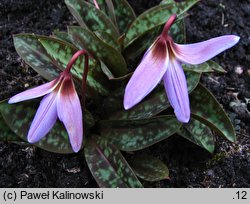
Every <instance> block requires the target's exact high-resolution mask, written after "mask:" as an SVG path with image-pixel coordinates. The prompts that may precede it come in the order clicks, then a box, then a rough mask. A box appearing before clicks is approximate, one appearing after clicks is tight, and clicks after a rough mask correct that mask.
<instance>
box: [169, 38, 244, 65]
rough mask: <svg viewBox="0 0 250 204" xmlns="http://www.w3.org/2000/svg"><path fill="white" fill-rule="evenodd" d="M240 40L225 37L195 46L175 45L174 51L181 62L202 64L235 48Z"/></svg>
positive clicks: (173, 45)
mask: <svg viewBox="0 0 250 204" xmlns="http://www.w3.org/2000/svg"><path fill="white" fill-rule="evenodd" d="M239 40H240V37H238V36H235V35H224V36H221V37H217V38H212V39H210V40H206V41H203V42H199V43H194V44H186V45H180V44H176V43H173V44H172V50H173V52H174V53H175V56H176V57H177V58H178V59H179V60H180V61H181V62H184V63H187V64H200V63H203V62H205V61H207V60H209V59H211V58H213V57H214V56H216V55H218V54H219V53H221V52H223V51H224V50H226V49H229V48H231V47H233V46H234V45H235V44H236V43H237V42H238V41H239Z"/></svg>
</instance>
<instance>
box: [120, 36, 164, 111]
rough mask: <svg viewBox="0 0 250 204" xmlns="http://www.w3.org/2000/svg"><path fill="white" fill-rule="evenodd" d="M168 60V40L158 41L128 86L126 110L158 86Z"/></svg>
mask: <svg viewBox="0 0 250 204" xmlns="http://www.w3.org/2000/svg"><path fill="white" fill-rule="evenodd" d="M168 61H169V56H168V51H167V46H166V42H164V41H157V42H156V43H155V44H154V47H153V48H152V49H150V50H149V51H148V52H147V54H146V55H145V56H144V57H143V59H142V61H141V63H140V64H139V66H138V67H137V68H136V70H135V72H134V74H133V75H132V77H131V78H130V80H129V82H128V84H127V86H126V89H125V96H124V102H123V104H124V108H125V109H126V110H127V109H130V108H131V107H133V106H134V105H136V104H137V103H139V102H140V101H141V100H142V99H143V98H144V97H145V96H147V95H148V94H149V93H150V92H151V91H152V90H153V89H154V88H155V87H156V85H157V84H158V83H159V82H160V81H161V79H162V77H163V75H164V73H165V72H166V70H167V68H168Z"/></svg>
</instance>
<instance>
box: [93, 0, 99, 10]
mask: <svg viewBox="0 0 250 204" xmlns="http://www.w3.org/2000/svg"><path fill="white" fill-rule="evenodd" d="M93 2H94V4H95V7H96V8H97V9H100V7H99V5H98V3H97V1H96V0H93Z"/></svg>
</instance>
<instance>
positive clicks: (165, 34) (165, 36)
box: [161, 14, 177, 39]
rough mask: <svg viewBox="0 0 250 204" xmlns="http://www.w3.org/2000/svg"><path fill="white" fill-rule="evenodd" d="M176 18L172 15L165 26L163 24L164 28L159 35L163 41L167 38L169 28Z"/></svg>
mask: <svg viewBox="0 0 250 204" xmlns="http://www.w3.org/2000/svg"><path fill="white" fill-rule="evenodd" d="M176 18H177V15H176V14H173V15H172V16H170V17H169V19H168V21H167V22H166V24H165V26H164V28H163V31H162V33H161V36H162V37H163V38H164V39H167V38H168V31H169V29H170V28H171V26H172V25H173V23H174V22H175V20H176Z"/></svg>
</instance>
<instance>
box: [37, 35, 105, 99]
mask: <svg viewBox="0 0 250 204" xmlns="http://www.w3.org/2000/svg"><path fill="white" fill-rule="evenodd" d="M39 41H40V42H41V44H42V45H43V47H44V48H45V49H46V51H47V53H48V54H49V55H50V57H51V58H52V59H53V60H54V63H55V64H57V66H58V67H60V69H62V70H64V69H65V68H66V67H67V64H68V62H69V61H70V59H71V58H72V56H73V55H74V53H76V52H77V51H78V49H77V48H76V47H75V46H73V45H71V44H70V43H67V42H65V41H61V40H58V39H55V38H49V37H48V38H42V39H39ZM84 61H85V58H84V56H80V57H78V59H77V60H76V62H75V64H74V65H73V67H72V69H71V73H72V74H73V75H74V76H75V77H77V78H79V79H82V74H83V70H84ZM89 70H91V71H90V72H89V73H88V77H87V85H88V86H89V88H92V89H93V90H94V91H96V92H98V93H100V94H102V95H107V94H108V89H107V81H106V78H105V75H104V74H103V73H102V70H101V69H100V67H99V66H98V64H97V62H96V61H95V60H93V59H89ZM93 70H94V71H93ZM87 90H89V89H88V88H87Z"/></svg>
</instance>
